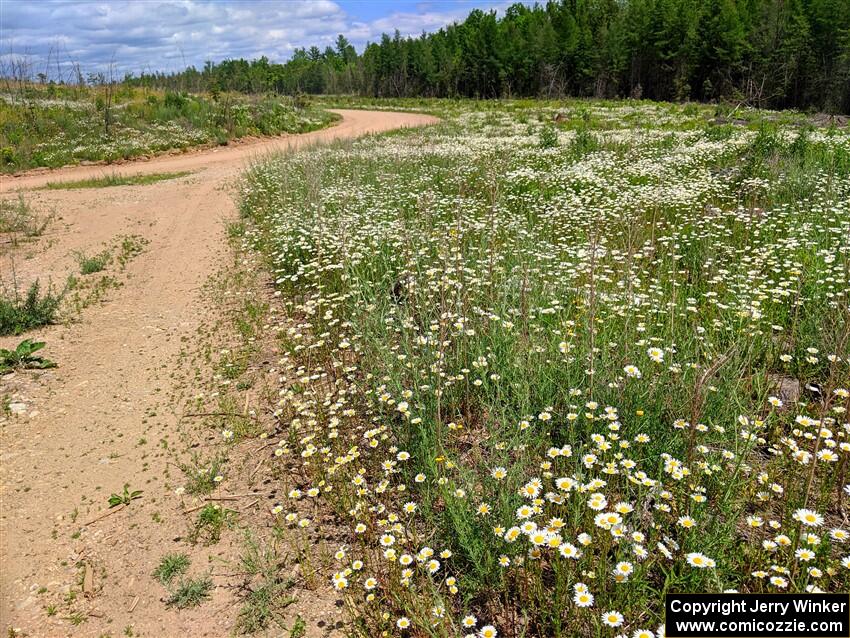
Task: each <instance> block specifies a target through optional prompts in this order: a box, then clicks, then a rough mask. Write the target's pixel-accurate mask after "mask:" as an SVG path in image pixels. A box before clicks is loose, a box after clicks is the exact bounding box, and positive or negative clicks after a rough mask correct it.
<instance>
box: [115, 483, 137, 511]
mask: <svg viewBox="0 0 850 638" xmlns="http://www.w3.org/2000/svg"><path fill="white" fill-rule="evenodd" d="M138 498H142V490H134V491H132V492H131V491H130V484H129V483H125V484H124V492H123V493H122V494H112V496H110V497H109V501H108V502H109V507H118V506H119V505H129V504H130V503H132V502H133V501H135V500H136V499H138Z"/></svg>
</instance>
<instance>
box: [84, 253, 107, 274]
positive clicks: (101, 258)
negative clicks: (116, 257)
mask: <svg viewBox="0 0 850 638" xmlns="http://www.w3.org/2000/svg"><path fill="white" fill-rule="evenodd" d="M110 259H112V253H111V252H110V251H109V250H103V251H101V252H99V253H97V254H96V255H90V256H89V255H84V254H82V253H80V254H79V255H77V263H78V264H79V266H80V274H82V275H92V274H94V273H96V272H101V271H103V270H106V266H107V265H108V264H109V260H110Z"/></svg>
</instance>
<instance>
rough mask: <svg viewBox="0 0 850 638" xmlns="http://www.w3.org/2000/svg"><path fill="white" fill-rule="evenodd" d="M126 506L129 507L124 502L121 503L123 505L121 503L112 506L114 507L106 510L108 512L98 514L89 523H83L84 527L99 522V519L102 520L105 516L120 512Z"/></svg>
mask: <svg viewBox="0 0 850 638" xmlns="http://www.w3.org/2000/svg"><path fill="white" fill-rule="evenodd" d="M125 507H127V506H126V505H124V504H121V505H119V506H118V507H113V508H112V509H110V510H109V511H108V512H106V514H103V515H102V516H98V517H97V518H93V519H92V520H90V521H89V522H88V523H83V527H88V526H89V525H91V524H92V523H97V522H98V521H102V520H103V519H104V518H106V517H107V516H112V515H113V514H115V513H116V512H120V511H121V510H123V509H124V508H125Z"/></svg>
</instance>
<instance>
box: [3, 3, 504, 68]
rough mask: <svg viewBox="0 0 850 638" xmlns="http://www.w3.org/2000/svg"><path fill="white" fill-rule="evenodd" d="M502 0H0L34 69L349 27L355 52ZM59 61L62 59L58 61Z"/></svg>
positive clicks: (216, 53)
mask: <svg viewBox="0 0 850 638" xmlns="http://www.w3.org/2000/svg"><path fill="white" fill-rule="evenodd" d="M509 4H510V2H506V1H503V0H423V1H414V0H395V1H388V0H0V62H2V61H3V60H6V61H8V60H9V58H10V56H26V58H27V59H28V60H29V63H30V65H31V68H32V73H33V75H34V74H36V73H40V72H47V73H48V75H50V76H51V77H56V76H57V75H67V74H68V73H69V72H70V69H71V66H72V64H73V63H78V64H79V65H80V66H81V68H82V70H83V72H84V73H87V72H89V71H97V70H103V69H104V68H105V67H106V66H107V65H108V64H109V63H110V61H112V60H114V63H115V67H116V69H117V72H118V73H119V74H123V73H124V72H125V71H129V72H133V73H139V72H140V71H143V70H146V71H153V70H165V71H170V70H176V69H181V68H183V67H184V66H186V65H189V64H194V65H195V66H197V67H199V68H200V67H201V66H202V65H203V62H204V61H205V60H215V61H219V60H222V59H224V58H228V57H244V58H255V57H259V56H261V55H266V56H268V57H269V58H270V59H272V60H275V61H282V60H286V59H287V58H289V56H290V55H291V54H292V51H293V49H295V48H297V47H301V46H310V45H313V44H317V45H319V46H320V47H322V48H323V47H324V46H325V45H327V44H331V43H332V42H333V41H334V40H335V39H336V36H337V34H339V33H343V34H345V35H346V36H347V37H348V38H349V40H350V41H351V42H352V44H354V45H355V46H356V47H357V49H358V51H360V50H362V47H363V45H364V44H365V43H366V42H367V41H370V40H372V41H374V40H377V39H378V38H379V37H380V35H381V33H382V32H388V33H391V32H392V31H394V30H395V29H398V30H399V31H400V32H401V33H402V34H403V35H418V34H419V33H421V32H422V31H423V30H425V31H433V30H436V29H439V28H440V27H442V26H444V25H446V24H449V23H451V22H454V21H457V20H461V19H463V18H464V17H465V16H466V15H467V14H468V13H469V11H470V10H472V9H473V8H476V7H477V8H481V9H485V10H486V9H496V10H502V9H504V8H505V7H506V6H508V5H509ZM57 64H58V67H57Z"/></svg>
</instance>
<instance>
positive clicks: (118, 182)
mask: <svg viewBox="0 0 850 638" xmlns="http://www.w3.org/2000/svg"><path fill="white" fill-rule="evenodd" d="M186 175H191V171H177V172H174V173H150V174H147V175H122V174H121V173H112V174H111V175H105V176H103V177H93V178H91V179H80V180H76V181H69V182H48V183H47V184H46V185H45V186H44V187H43V188H44V189H45V190H74V189H79V188H109V187H110V186H145V185H147V184H156V183H157V182H164V181H167V180H171V179H177V178H178V177H185V176H186Z"/></svg>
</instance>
